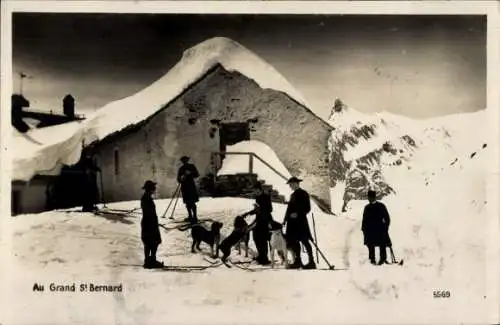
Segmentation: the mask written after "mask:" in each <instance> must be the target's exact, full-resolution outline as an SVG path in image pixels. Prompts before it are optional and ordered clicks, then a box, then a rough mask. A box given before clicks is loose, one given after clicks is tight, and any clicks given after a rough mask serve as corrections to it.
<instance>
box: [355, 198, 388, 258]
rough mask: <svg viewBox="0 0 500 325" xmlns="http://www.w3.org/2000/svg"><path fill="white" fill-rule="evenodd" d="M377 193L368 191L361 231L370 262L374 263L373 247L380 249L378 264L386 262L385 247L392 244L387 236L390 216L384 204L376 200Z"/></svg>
mask: <svg viewBox="0 0 500 325" xmlns="http://www.w3.org/2000/svg"><path fill="white" fill-rule="evenodd" d="M376 197H377V193H376V192H375V191H373V190H369V191H368V202H369V203H368V204H367V205H366V206H365V209H364V211H363V221H362V223H361V231H362V232H363V237H364V244H365V245H366V247H368V258H369V259H370V263H371V264H373V265H375V264H376V261H375V247H376V246H378V247H379V249H380V261H379V262H378V265H382V264H384V263H387V252H386V247H388V246H389V247H390V246H391V245H392V243H391V238H390V237H389V224H390V223H391V218H390V217H389V212H388V211H387V208H386V206H385V205H384V204H383V203H382V202H379V201H377V199H376Z"/></svg>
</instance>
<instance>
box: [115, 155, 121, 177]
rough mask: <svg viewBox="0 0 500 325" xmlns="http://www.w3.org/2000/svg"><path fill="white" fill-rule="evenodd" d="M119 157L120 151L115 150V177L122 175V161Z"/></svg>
mask: <svg viewBox="0 0 500 325" xmlns="http://www.w3.org/2000/svg"><path fill="white" fill-rule="evenodd" d="M119 158H120V157H119V155H118V149H115V175H119V174H120V160H119Z"/></svg>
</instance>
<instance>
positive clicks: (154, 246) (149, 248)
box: [141, 180, 163, 269]
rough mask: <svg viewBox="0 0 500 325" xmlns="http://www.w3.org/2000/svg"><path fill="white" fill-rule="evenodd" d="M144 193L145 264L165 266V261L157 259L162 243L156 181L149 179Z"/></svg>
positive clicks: (142, 203)
mask: <svg viewBox="0 0 500 325" xmlns="http://www.w3.org/2000/svg"><path fill="white" fill-rule="evenodd" d="M142 189H143V190H144V194H143V195H142V198H141V209H142V220H141V239H142V243H143V244H144V265H143V267H144V268H146V269H151V268H158V267H163V263H161V262H158V261H157V260H156V251H157V250H158V246H159V245H160V244H161V235H160V228H159V224H158V215H157V214H156V206H155V203H154V201H153V194H154V192H155V191H156V183H155V182H153V181H150V180H147V181H146V182H145V183H144V186H143V187H142Z"/></svg>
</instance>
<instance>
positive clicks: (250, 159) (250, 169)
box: [214, 152, 288, 181]
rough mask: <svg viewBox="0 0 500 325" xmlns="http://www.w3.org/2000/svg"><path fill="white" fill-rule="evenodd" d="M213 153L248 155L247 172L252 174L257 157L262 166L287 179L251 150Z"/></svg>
mask: <svg viewBox="0 0 500 325" xmlns="http://www.w3.org/2000/svg"><path fill="white" fill-rule="evenodd" d="M214 154H216V155H219V156H229V155H233V156H248V172H249V173H250V174H253V169H254V167H253V163H254V159H257V160H258V161H260V162H261V163H263V164H264V166H266V167H267V168H269V169H270V170H272V171H273V172H274V173H275V174H276V175H278V176H279V177H281V178H282V179H284V180H285V181H287V180H288V177H286V176H285V175H283V174H282V173H280V172H279V171H277V170H276V168H274V167H273V166H271V165H270V164H269V163H268V162H267V161H265V160H264V159H262V158H261V157H259V156H258V155H256V154H255V153H253V152H215V153H214Z"/></svg>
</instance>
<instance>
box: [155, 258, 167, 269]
mask: <svg viewBox="0 0 500 325" xmlns="http://www.w3.org/2000/svg"><path fill="white" fill-rule="evenodd" d="M164 266H165V265H163V262H159V261H157V260H156V259H155V260H154V261H153V262H152V268H154V269H161V268H163V267H164Z"/></svg>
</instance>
